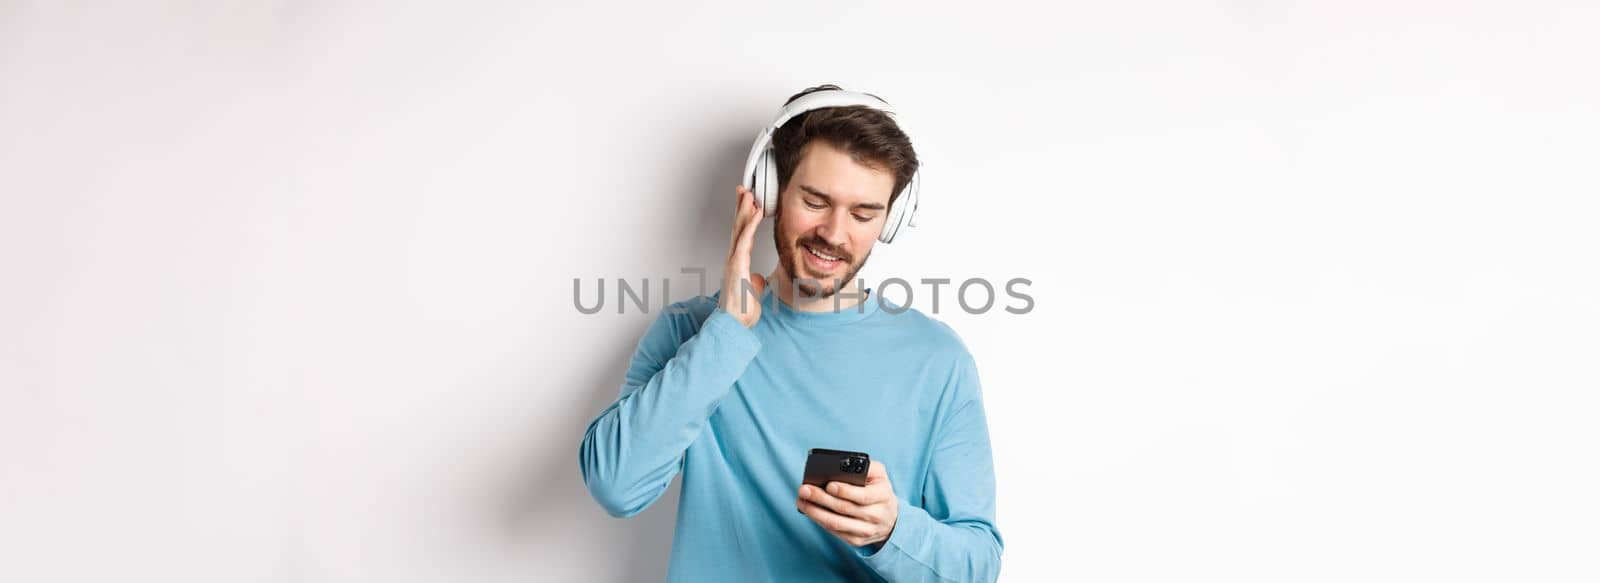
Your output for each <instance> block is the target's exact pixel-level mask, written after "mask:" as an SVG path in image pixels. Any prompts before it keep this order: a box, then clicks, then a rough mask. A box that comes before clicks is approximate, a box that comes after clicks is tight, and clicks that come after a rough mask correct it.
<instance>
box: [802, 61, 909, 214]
mask: <svg viewBox="0 0 1600 583" xmlns="http://www.w3.org/2000/svg"><path fill="white" fill-rule="evenodd" d="M827 89H832V90H838V89H839V86H838V85H831V84H830V85H818V86H816V87H812V88H809V89H806V90H805V91H801V92H799V93H796V94H794V95H793V96H791V97H790V98H789V100H788V101H785V102H783V104H784V105H788V104H790V103H794V100H796V99H799V98H800V97H801V96H804V95H806V94H808V93H812V92H815V91H822V90H827ZM868 95H871V94H870V93H869V94H868ZM873 97H877V96H876V95H873ZM813 139H821V140H823V141H824V142H827V143H828V144H829V145H831V146H833V147H835V148H838V149H840V150H844V151H845V153H848V154H850V158H851V159H853V160H855V161H856V163H858V164H862V165H865V166H870V167H872V168H875V169H879V170H887V171H889V172H890V173H891V174H894V191H892V192H890V193H889V204H894V201H895V198H897V197H899V196H900V191H901V190H902V189H904V188H905V186H906V183H908V182H910V181H911V176H912V175H914V174H916V172H917V152H916V150H913V149H912V148H911V138H909V137H907V136H906V134H905V132H903V131H901V130H900V126H898V125H896V124H895V123H894V118H891V117H889V115H888V114H886V113H884V112H882V111H878V110H876V109H872V108H870V107H865V106H860V105H851V106H846V107H825V108H822V109H814V110H811V111H808V112H805V113H802V114H800V115H797V116H794V117H793V118H791V119H790V120H789V121H787V122H784V124H783V126H782V127H779V128H778V130H777V131H775V132H773V133H772V154H773V156H772V157H773V164H774V165H775V166H777V169H778V191H779V192H782V191H783V189H784V188H785V187H787V186H788V184H789V178H790V177H792V176H794V170H795V168H797V167H799V166H800V155H801V153H802V152H804V151H805V146H806V144H808V143H810V142H811V140H813Z"/></svg>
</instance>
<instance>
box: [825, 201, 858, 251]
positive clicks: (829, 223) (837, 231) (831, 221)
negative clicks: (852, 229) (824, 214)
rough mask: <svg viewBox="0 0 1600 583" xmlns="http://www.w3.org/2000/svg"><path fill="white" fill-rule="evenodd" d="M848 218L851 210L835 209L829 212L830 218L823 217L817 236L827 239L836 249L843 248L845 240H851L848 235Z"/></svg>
mask: <svg viewBox="0 0 1600 583" xmlns="http://www.w3.org/2000/svg"><path fill="white" fill-rule="evenodd" d="M848 220H850V211H849V210H847V209H843V208H835V209H833V212H830V213H828V218H826V219H823V221H822V224H821V225H818V226H817V236H818V237H822V240H824V241H827V242H828V244H829V245H832V246H833V248H834V249H840V248H843V247H844V244H845V242H847V241H848V240H849V237H848V236H847V235H848V234H849V230H848V229H849V225H848V224H847V223H846V222H845V221H848Z"/></svg>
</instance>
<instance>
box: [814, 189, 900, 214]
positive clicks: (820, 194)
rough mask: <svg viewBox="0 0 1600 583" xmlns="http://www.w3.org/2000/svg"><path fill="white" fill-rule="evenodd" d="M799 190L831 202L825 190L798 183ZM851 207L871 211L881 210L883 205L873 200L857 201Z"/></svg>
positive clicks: (831, 198)
mask: <svg viewBox="0 0 1600 583" xmlns="http://www.w3.org/2000/svg"><path fill="white" fill-rule="evenodd" d="M800 190H804V191H806V193H807V194H810V195H811V196H815V197H817V198H820V199H822V200H825V201H828V203H829V204H832V203H833V197H831V196H828V193H826V192H823V191H820V190H817V189H815V188H812V187H810V186H808V185H805V184H801V185H800ZM851 208H858V209H866V210H873V211H881V210H883V205H881V204H878V203H875V202H863V203H857V204H856V205H855V206H853V207H851Z"/></svg>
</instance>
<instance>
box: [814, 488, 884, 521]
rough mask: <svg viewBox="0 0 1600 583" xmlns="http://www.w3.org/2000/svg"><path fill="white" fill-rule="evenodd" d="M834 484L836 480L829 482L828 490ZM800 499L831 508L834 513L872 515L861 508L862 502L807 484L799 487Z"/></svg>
mask: <svg viewBox="0 0 1600 583" xmlns="http://www.w3.org/2000/svg"><path fill="white" fill-rule="evenodd" d="M835 485H840V484H839V483H838V482H833V483H830V484H829V488H828V490H834V489H836V488H834V487H833V486H835ZM845 485H847V484H845ZM800 499H801V500H804V501H806V502H810V503H812V504H816V505H818V506H821V507H823V508H826V509H828V510H831V511H833V512H834V513H835V514H840V515H844V516H851V517H855V518H871V517H872V513H871V512H870V511H868V510H867V509H866V508H862V506H863V505H862V504H860V503H857V502H855V501H853V500H849V499H846V498H843V497H840V496H834V495H833V494H829V493H828V492H826V491H824V490H822V489H821V488H818V487H816V486H812V485H809V484H808V485H804V486H801V487H800Z"/></svg>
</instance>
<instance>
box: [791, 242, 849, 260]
mask: <svg viewBox="0 0 1600 583" xmlns="http://www.w3.org/2000/svg"><path fill="white" fill-rule="evenodd" d="M801 247H805V249H806V252H808V253H810V254H811V255H812V256H813V257H816V258H817V259H821V260H823V261H828V262H834V261H840V260H842V259H844V258H843V257H835V256H833V255H829V254H827V253H823V252H821V251H817V250H816V249H813V248H811V246H809V245H801Z"/></svg>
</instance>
